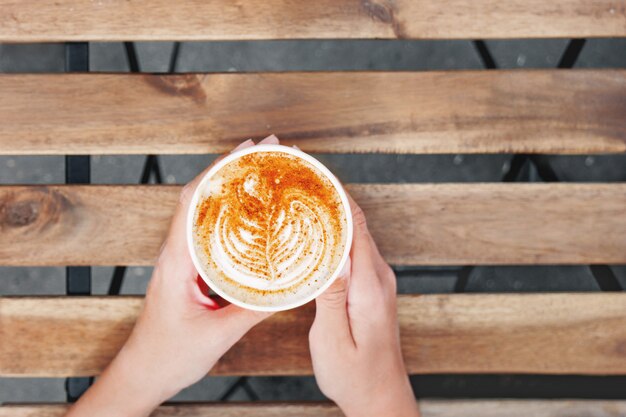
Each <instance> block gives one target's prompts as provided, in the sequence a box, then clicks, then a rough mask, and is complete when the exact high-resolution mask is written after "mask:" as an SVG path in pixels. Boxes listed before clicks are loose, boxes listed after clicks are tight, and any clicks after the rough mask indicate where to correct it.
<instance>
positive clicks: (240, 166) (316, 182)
mask: <svg viewBox="0 0 626 417" xmlns="http://www.w3.org/2000/svg"><path fill="white" fill-rule="evenodd" d="M231 164H237V172H238V174H239V173H241V175H237V176H235V175H225V176H224V179H225V182H224V183H223V184H222V189H221V190H220V192H219V193H217V195H210V196H208V197H206V198H204V199H203V200H202V201H200V203H199V204H198V206H197V210H196V213H197V214H196V222H195V225H196V227H197V234H198V237H199V238H200V241H199V242H198V243H199V245H200V246H201V247H203V248H204V249H205V251H207V250H208V249H207V248H208V242H209V238H210V234H211V233H212V228H213V226H214V224H215V222H216V220H217V217H218V215H219V213H220V210H221V207H222V205H223V204H228V207H229V215H230V219H231V221H232V222H233V223H232V226H233V227H232V229H233V230H237V229H239V227H240V226H242V225H243V220H242V218H243V217H246V218H248V219H252V220H255V221H257V222H259V223H263V222H264V221H267V213H268V207H269V208H270V210H272V211H273V212H279V211H280V210H281V209H287V207H286V205H287V204H288V202H286V201H285V199H283V196H284V195H285V194H287V193H289V192H290V191H292V190H296V191H297V192H301V193H302V194H304V195H306V196H308V197H310V198H312V199H313V200H315V202H316V204H318V207H321V208H322V209H323V210H322V211H324V212H326V213H327V214H328V218H329V219H330V221H331V223H332V224H331V225H330V231H331V233H333V234H334V241H335V242H340V241H341V234H342V223H343V222H342V220H341V219H342V218H343V216H344V215H345V214H344V210H343V209H342V207H341V200H340V197H339V194H338V193H337V191H336V190H335V188H334V186H333V185H332V183H331V182H330V181H329V180H328V179H327V178H325V177H322V176H321V175H322V174H320V173H318V172H317V171H316V170H315V168H313V167H312V166H310V165H309V164H308V162H306V161H302V160H300V159H297V157H294V156H291V155H289V154H280V153H279V152H272V153H266V152H260V153H253V154H249V155H245V156H243V157H241V158H239V159H236V160H235V161H233V162H231V163H230V164H228V165H226V166H225V167H223V168H222V170H224V169H225V168H226V167H229V166H230V165H231ZM251 173H255V174H257V177H258V178H259V179H260V180H261V181H262V182H263V183H262V184H260V186H259V189H261V190H268V191H269V192H267V194H266V195H263V196H259V197H260V199H256V198H251V196H249V195H247V196H242V193H241V190H242V189H243V181H244V180H245V177H246V176H248V175H249V174H251ZM219 174H220V171H218V173H216V176H219ZM264 199H265V201H263V200H264ZM233 219H234V220H233ZM328 249H329V250H331V251H334V250H335V249H334V248H328ZM207 255H208V258H209V259H210V254H209V253H207ZM214 266H215V265H214ZM224 278H226V279H227V280H228V281H230V282H231V284H235V285H237V286H239V287H242V285H241V284H240V283H238V282H234V281H232V280H230V279H228V277H224ZM304 282H306V280H305V281H304ZM304 282H301V283H299V284H296V285H301V284H303V283H304ZM245 289H246V290H247V291H251V292H255V293H257V294H261V295H263V294H264V293H267V292H272V293H276V292H278V291H281V292H284V291H290V292H291V291H294V290H295V288H293V287H289V288H285V289H282V290H278V291H275V290H274V291H272V290H270V291H262V290H258V289H255V288H250V287H245Z"/></svg>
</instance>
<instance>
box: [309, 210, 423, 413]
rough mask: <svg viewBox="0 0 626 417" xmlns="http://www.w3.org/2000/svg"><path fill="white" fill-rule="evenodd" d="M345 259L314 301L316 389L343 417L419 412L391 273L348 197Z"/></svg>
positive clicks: (312, 336)
mask: <svg viewBox="0 0 626 417" xmlns="http://www.w3.org/2000/svg"><path fill="white" fill-rule="evenodd" d="M350 205H351V206H352V217H353V220H354V238H353V242H352V249H351V251H350V259H351V262H348V265H346V267H345V268H344V273H343V274H342V276H341V277H340V278H338V279H337V281H336V282H335V283H333V285H332V286H331V287H330V288H329V289H328V290H326V291H325V292H324V294H322V295H321V296H319V297H318V298H317V300H316V304H317V310H316V314H315V321H314V322H313V326H312V327H311V331H310V333H309V343H310V348H311V356H312V360H313V369H314V371H315V378H316V380H317V383H318V385H319V387H320V389H321V390H322V392H323V393H324V394H325V395H326V396H327V397H329V398H330V399H332V400H333V401H335V403H337V405H338V406H339V407H340V408H341V409H342V411H343V412H344V413H345V414H346V415H347V416H348V417H357V416H358V417H367V416H376V417H379V416H388V417H395V416H398V417H400V416H402V417H415V416H419V410H418V407H417V403H416V401H415V396H414V394H413V390H412V388H411V385H410V383H409V379H408V376H407V373H406V368H405V366H404V361H403V359H402V352H401V350H400V337H399V329H398V318H397V310H396V277H395V274H394V273H393V271H392V269H391V268H390V267H389V265H388V264H387V263H386V262H385V261H384V259H383V258H382V256H381V255H380V253H379V252H378V248H377V247H376V244H375V243H374V240H373V239H372V236H371V235H370V233H369V230H368V228H367V224H366V221H365V216H364V214H363V211H362V210H361V209H360V207H359V206H357V205H356V203H355V202H354V200H352V199H351V198H350Z"/></svg>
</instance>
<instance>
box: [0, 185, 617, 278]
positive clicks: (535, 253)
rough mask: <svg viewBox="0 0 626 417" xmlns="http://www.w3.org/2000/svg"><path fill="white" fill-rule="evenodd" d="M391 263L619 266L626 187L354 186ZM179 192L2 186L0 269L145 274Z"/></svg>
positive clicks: (146, 188)
mask: <svg viewBox="0 0 626 417" xmlns="http://www.w3.org/2000/svg"><path fill="white" fill-rule="evenodd" d="M347 188H348V190H349V191H350V193H352V194H353V195H354V197H355V199H356V201H357V202H358V203H359V204H360V205H361V206H362V207H363V209H364V210H365V213H366V215H367V218H368V224H369V226H370V229H371V231H372V234H373V236H374V238H375V239H376V242H377V243H378V245H379V246H380V249H381V251H382V253H383V255H384V256H385V258H386V259H387V261H388V262H390V263H391V264H394V265H466V264H476V265H481V264H482V265H495V264H517V265H519V264H566V263H567V264H590V263H591V264H593V263H599V264H605V263H606V264H620V263H626V216H624V207H626V184H555V183H551V184H483V183H479V184H361V185H357V184H352V185H348V186H347ZM179 192H180V188H179V187H178V186H136V185H129V186H96V185H91V186H67V185H60V186H0V230H1V231H2V233H0V265H13V266H20V265H23V266H28V265H151V264H152V263H153V262H154V258H155V256H156V255H157V253H158V250H159V248H160V247H161V244H162V241H163V239H164V237H165V234H166V232H167V228H168V225H169V222H170V217H171V215H172V214H173V211H174V207H175V205H176V203H177V201H178V193H179Z"/></svg>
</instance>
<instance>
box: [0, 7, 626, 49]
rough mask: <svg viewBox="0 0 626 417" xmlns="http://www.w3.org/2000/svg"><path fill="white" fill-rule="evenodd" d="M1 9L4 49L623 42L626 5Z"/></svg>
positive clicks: (0, 26) (0, 19)
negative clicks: (191, 43) (330, 41)
mask: <svg viewBox="0 0 626 417" xmlns="http://www.w3.org/2000/svg"><path fill="white" fill-rule="evenodd" d="M0 10H2V11H3V13H2V14H0V42H38V41H44V42H50V41H127V40H151V41H152V40H217V39H291V38H298V39H309V38H312V39H316V38H385V39H395V38H411V39H442V38H469V39H474V38H528V37H530V38H537V37H544V38H552V37H566V38H572V37H577V38H578V37H580V38H583V37H599V36H604V37H608V36H625V35H626V2H624V1H623V0H594V1H588V0H552V1H547V2H546V1H540V0H509V1H498V0H474V1H466V0H446V1H435V0H395V1H389V0H317V1H302V0H300V1H298V0H243V1H237V2H232V1H228V0H222V1H210V2H208V1H203V0H184V1H177V2H175V3H172V2H169V1H167V0H151V1H149V2H129V1H124V0H106V1H90V2H85V1H80V0H66V1H64V2H63V3H58V2H55V1H53V0H37V1H34V0H28V1H15V0H2V1H0ZM139 16H140V17H141V18H138V17H139Z"/></svg>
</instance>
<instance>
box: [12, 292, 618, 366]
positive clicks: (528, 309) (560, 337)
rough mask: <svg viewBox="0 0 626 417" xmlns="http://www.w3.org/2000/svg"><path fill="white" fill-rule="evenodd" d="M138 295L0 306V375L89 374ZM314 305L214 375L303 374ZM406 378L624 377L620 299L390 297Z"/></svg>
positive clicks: (111, 348)
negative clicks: (395, 303)
mask: <svg viewBox="0 0 626 417" xmlns="http://www.w3.org/2000/svg"><path fill="white" fill-rule="evenodd" d="M141 303H142V299H141V298H138V297H91V298H90V297H82V298H77V297H65V298H61V297H59V298H44V297H42V298H0V375H3V376H56V377H60V376H78V375H95V374H98V373H99V372H101V371H102V369H103V368H104V367H105V366H106V365H107V363H109V361H110V360H111V358H112V357H113V356H114V355H115V353H116V352H117V350H118V349H119V348H120V346H121V345H122V343H123V342H124V340H125V339H126V337H127V335H128V333H129V331H130V329H131V328H132V325H133V322H134V320H135V318H136V316H137V314H138V311H139V308H140V306H141ZM313 311H314V305H313V304H312V303H311V304H308V305H307V306H305V307H303V308H300V309H297V310H291V311H287V312H283V313H279V314H276V315H274V316H272V317H271V318H270V319H268V320H266V321H265V322H263V323H262V324H260V325H259V326H257V327H255V328H254V329H252V330H251V331H250V332H249V333H248V334H247V335H246V336H245V337H244V338H243V339H242V340H241V341H240V342H239V343H238V344H236V345H235V346H234V347H233V348H232V349H231V350H230V351H229V352H228V353H227V354H226V355H225V356H224V357H223V358H222V359H221V360H220V362H218V364H217V365H216V367H215V368H214V370H213V371H212V373H213V374H216V375H241V374H244V375H291V374H311V372H312V369H311V363H310V354H309V350H308V337H307V335H308V330H309V328H310V324H311V321H312V316H313ZM398 315H399V321H400V328H401V337H402V347H403V352H404V357H405V360H406V364H407V368H408V370H409V372H411V373H419V374H423V373H502V372H506V373H539V374H613V375H616V374H626V349H625V346H626V294H620V293H604V294H602V293H595V294H591V293H587V294H581V293H578V294H575V293H574V294H508V295H503V294H491V295H477V294H474V295H460V294H459V295H428V296H417V295H407V296H399V298H398Z"/></svg>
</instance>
